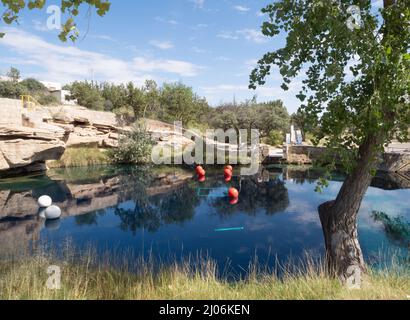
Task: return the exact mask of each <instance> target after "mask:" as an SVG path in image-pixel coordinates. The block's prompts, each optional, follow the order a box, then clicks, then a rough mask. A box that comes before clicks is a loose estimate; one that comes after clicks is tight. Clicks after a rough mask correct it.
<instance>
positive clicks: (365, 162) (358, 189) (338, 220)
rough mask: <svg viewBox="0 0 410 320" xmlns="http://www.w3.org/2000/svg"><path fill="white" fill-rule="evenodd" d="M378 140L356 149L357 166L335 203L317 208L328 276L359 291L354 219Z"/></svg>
mask: <svg viewBox="0 0 410 320" xmlns="http://www.w3.org/2000/svg"><path fill="white" fill-rule="evenodd" d="M378 140H379V138H378V137H370V138H368V139H367V140H366V141H365V142H364V143H363V145H362V146H361V147H360V148H359V157H358V163H357V166H356V168H355V170H354V171H353V172H352V173H351V174H349V176H348V177H347V178H346V180H345V182H344V183H343V186H342V188H341V189H340V192H339V194H338V196H337V198H336V200H334V201H330V202H326V203H324V204H322V205H321V206H320V207H319V216H320V220H321V223H322V228H323V233H324V238H325V246H326V260H327V265H328V269H329V272H330V273H331V274H332V275H335V276H337V277H338V278H339V279H340V280H341V281H342V282H344V283H347V284H348V285H350V286H352V287H360V282H361V281H360V279H361V276H362V274H363V273H364V272H365V271H366V267H365V263H364V259H363V254H362V250H361V248H360V244H359V240H358V232H357V215H358V212H359V209H360V205H361V203H362V200H363V197H364V195H365V193H366V191H367V189H368V187H369V185H370V183H371V180H372V174H371V171H372V168H373V167H374V165H375V159H376V158H377V151H376V150H375V146H377V144H378V142H379V141H378Z"/></svg>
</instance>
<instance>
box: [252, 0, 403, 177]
mask: <svg viewBox="0 0 410 320" xmlns="http://www.w3.org/2000/svg"><path fill="white" fill-rule="evenodd" d="M351 4H358V5H359V6H360V14H361V19H362V21H363V25H362V27H361V28H360V29H354V30H350V29H349V28H348V26H347V23H346V21H347V19H348V18H349V14H348V12H347V10H346V9H347V7H348V6H349V5H351ZM385 5H386V7H385V8H383V9H381V10H379V12H378V13H375V11H374V10H372V8H371V1H360V2H358V3H356V2H352V1H343V2H342V3H341V4H338V2H337V1H329V2H324V1H318V0H314V1H292V0H281V1H277V2H275V3H273V4H271V5H268V6H267V7H266V8H264V9H263V10H262V11H263V12H264V13H265V14H267V16H268V17H269V19H268V21H266V22H264V24H263V27H262V32H263V34H264V35H266V36H269V37H274V36H277V35H279V34H281V33H282V32H284V33H285V34H286V37H287V38H286V42H285V43H286V44H285V46H284V47H283V48H280V49H278V50H276V51H273V52H269V53H267V54H265V55H264V56H263V58H262V59H261V60H260V61H259V63H258V67H257V68H256V69H255V70H254V71H253V72H252V74H251V77H250V87H251V88H256V86H257V85H263V84H265V82H266V78H267V77H268V76H269V75H270V74H271V73H273V72H276V68H277V69H278V70H279V72H280V74H281V75H282V77H283V88H284V89H285V90H287V88H288V87H289V84H290V83H291V81H292V79H294V78H295V77H297V76H299V75H300V76H302V77H304V78H303V85H302V90H301V92H300V93H299V94H298V96H297V97H298V98H299V100H300V101H301V110H302V111H303V116H304V124H306V123H309V126H311V127H312V128H316V129H315V130H313V132H312V133H314V134H315V136H316V138H317V141H319V140H320V139H322V138H324V137H326V146H328V147H330V148H332V149H333V150H335V151H337V152H339V153H340V155H342V156H343V157H344V161H343V163H345V164H349V165H348V166H347V167H346V168H345V169H347V170H350V171H351V170H354V169H355V165H352V164H356V163H358V160H360V159H369V160H365V161H369V162H368V163H369V164H370V163H372V164H373V165H374V160H375V159H376V156H377V154H378V152H380V151H381V150H382V149H383V145H384V144H386V143H389V141H391V140H392V139H393V138H398V139H400V140H406V139H408V138H409V135H408V128H409V126H410V107H409V93H410V57H409V50H410V48H409V43H410V28H409V24H410V10H409V8H410V0H402V1H396V2H394V4H393V1H391V2H390V1H385ZM368 145H371V146H372V150H371V151H370V154H369V151H366V152H368V154H366V155H365V154H364V153H363V152H364V151H360V152H359V148H361V147H362V146H368ZM369 149H370V148H367V149H366V150H369ZM363 150H364V149H363ZM369 155H370V157H368V156H369Z"/></svg>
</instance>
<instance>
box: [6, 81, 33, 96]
mask: <svg viewBox="0 0 410 320" xmlns="http://www.w3.org/2000/svg"><path fill="white" fill-rule="evenodd" d="M27 93H28V90H27V88H26V87H24V86H22V85H21V84H20V83H14V82H12V81H0V97H2V98H10V99H20V97H21V96H22V95H24V94H27Z"/></svg>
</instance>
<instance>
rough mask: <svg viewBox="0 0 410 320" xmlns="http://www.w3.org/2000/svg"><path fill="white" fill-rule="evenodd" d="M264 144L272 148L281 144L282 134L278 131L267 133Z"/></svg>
mask: <svg viewBox="0 0 410 320" xmlns="http://www.w3.org/2000/svg"><path fill="white" fill-rule="evenodd" d="M266 143H267V144H270V145H272V146H279V145H282V144H283V134H282V132H280V131H278V130H272V131H270V132H269V135H268V137H267V138H266Z"/></svg>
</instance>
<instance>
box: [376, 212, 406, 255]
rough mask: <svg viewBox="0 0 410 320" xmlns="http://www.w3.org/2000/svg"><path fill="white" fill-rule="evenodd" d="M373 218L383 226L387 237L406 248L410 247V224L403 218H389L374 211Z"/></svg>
mask: <svg viewBox="0 0 410 320" xmlns="http://www.w3.org/2000/svg"><path fill="white" fill-rule="evenodd" d="M371 217H372V218H373V219H374V220H375V221H377V222H381V223H382V224H383V227H384V230H385V232H386V234H387V236H388V237H389V238H390V239H392V240H393V241H395V242H398V243H400V244H402V245H403V246H404V247H408V246H409V245H410V222H408V221H406V220H405V219H404V218H403V217H389V216H388V215H387V214H386V213H384V212H379V211H373V212H372V214H371Z"/></svg>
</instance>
